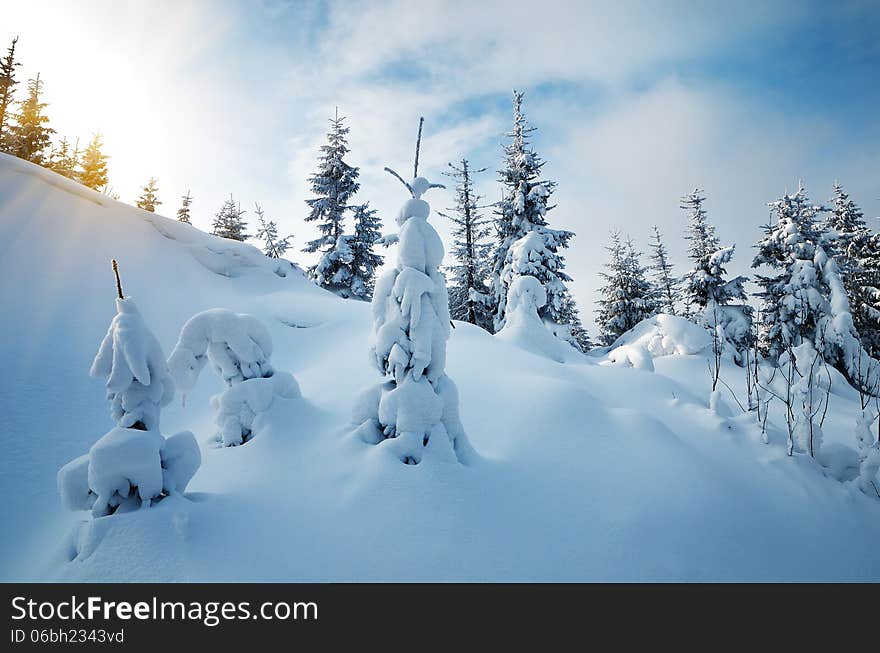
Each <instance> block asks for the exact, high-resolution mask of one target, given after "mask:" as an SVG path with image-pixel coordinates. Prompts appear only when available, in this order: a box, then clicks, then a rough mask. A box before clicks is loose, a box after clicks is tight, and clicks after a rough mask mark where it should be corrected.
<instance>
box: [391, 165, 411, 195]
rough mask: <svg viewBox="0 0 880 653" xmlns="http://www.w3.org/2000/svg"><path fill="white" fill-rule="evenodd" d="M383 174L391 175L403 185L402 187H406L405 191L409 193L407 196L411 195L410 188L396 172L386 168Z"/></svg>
mask: <svg viewBox="0 0 880 653" xmlns="http://www.w3.org/2000/svg"><path fill="white" fill-rule="evenodd" d="M385 172H387V173H389V174H391V175H393V176H394V177H397V180H398V181H399V182H400V183H401V184H403V185H404V186H406V189H407V190H408V191H409V194H410V195H412V194H413V189H412V186H410V185H409V182H406V181H404V180H403V177H401V176H400V175H399V174H397V173H396V172H394V170H392V169H391V168H388V167H386V168H385Z"/></svg>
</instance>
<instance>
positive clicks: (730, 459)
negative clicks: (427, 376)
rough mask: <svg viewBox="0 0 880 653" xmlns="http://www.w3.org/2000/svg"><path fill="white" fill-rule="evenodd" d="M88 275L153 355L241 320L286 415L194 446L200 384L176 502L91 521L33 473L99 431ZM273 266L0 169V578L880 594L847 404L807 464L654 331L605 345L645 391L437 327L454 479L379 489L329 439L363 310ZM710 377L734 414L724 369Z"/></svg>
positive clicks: (876, 511)
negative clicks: (231, 440)
mask: <svg viewBox="0 0 880 653" xmlns="http://www.w3.org/2000/svg"><path fill="white" fill-rule="evenodd" d="M111 258H116V259H118V260H119V264H120V272H121V277H122V284H123V287H124V289H125V293H126V296H131V297H133V298H135V299H136V301H137V305H138V308H139V309H140V312H141V314H142V316H143V319H144V321H145V323H146V324H147V325H148V326H149V328H150V330H151V331H152V332H153V333H154V334H155V336H156V338H157V340H158V341H159V343H160V345H161V347H162V348H163V350H164V351H165V352H166V353H169V352H171V351H172V349H173V348H174V345H175V343H176V342H177V340H178V337H179V334H180V332H181V328H182V327H183V325H184V324H185V323H186V321H187V320H188V319H190V318H191V317H192V316H193V315H195V314H196V313H199V312H201V311H204V310H207V309H212V308H223V309H228V310H230V311H233V312H235V313H246V314H249V315H253V316H254V317H255V318H256V319H258V320H259V321H260V322H261V323H262V324H263V325H265V327H266V329H267V330H268V332H269V334H270V336H271V339H272V343H273V347H272V353H271V355H272V365H273V366H274V367H275V368H277V369H280V370H287V371H289V372H290V373H291V374H293V375H294V377H295V378H296V380H297V382H298V385H299V387H300V392H301V396H291V397H290V398H286V399H284V400H283V401H278V402H273V403H272V405H271V407H270V408H269V409H268V411H267V412H266V413H265V414H264V415H262V416H261V419H260V420H258V421H256V422H255V423H254V424H253V428H254V430H255V431H256V435H255V437H254V438H253V439H252V440H251V441H248V442H246V443H245V444H244V445H243V446H239V447H231V448H212V447H210V446H207V445H206V441H207V440H209V439H210V438H211V437H212V436H213V435H214V434H215V433H216V431H217V427H216V425H215V423H214V419H215V411H214V408H213V407H212V406H211V404H210V397H211V396H212V395H214V394H217V393H218V392H220V391H222V390H223V389H224V386H223V381H222V380H221V379H220V378H218V377H215V376H213V375H203V376H202V378H200V379H199V381H198V384H197V385H196V386H195V387H194V388H193V389H192V390H191V391H190V392H189V393H188V394H187V399H186V405H185V406H183V405H181V402H180V397H179V396H178V397H177V398H176V399H175V400H174V401H173V402H172V403H171V404H169V405H168V406H166V407H165V408H164V409H163V412H162V430H163V432H165V433H175V432H178V431H191V432H192V433H193V434H194V435H195V437H196V440H197V441H198V442H199V444H200V446H201V457H202V464H201V467H200V468H199V470H198V472H197V473H196V475H195V476H194V477H193V479H192V480H191V481H190V483H189V485H188V487H187V489H186V494H185V495H184V496H174V495H172V496H168V497H167V498H166V499H164V500H162V501H161V502H159V503H158V504H157V505H155V506H153V507H152V508H150V509H149V510H143V511H136V512H130V513H125V514H114V515H111V516H108V517H99V518H97V519H91V518H90V517H88V516H87V514H86V513H84V512H83V513H78V514H77V513H70V512H68V511H66V510H65V508H64V506H62V504H61V501H60V499H59V496H58V494H57V490H56V485H55V475H56V472H57V471H58V469H59V468H60V467H61V466H62V465H63V464H65V463H66V462H68V461H70V460H72V459H74V458H75V457H76V456H78V455H80V454H82V453H83V452H84V451H87V450H88V449H89V447H90V446H91V445H92V443H94V442H96V441H97V440H98V439H99V438H100V437H101V435H102V434H104V433H106V432H108V430H110V429H111V427H113V421H112V420H111V418H110V415H109V414H108V411H107V404H106V401H105V398H104V393H105V388H104V384H103V383H102V382H100V381H95V380H91V379H89V377H88V371H89V366H90V364H91V361H92V358H93V357H94V355H95V352H96V351H97V349H98V346H99V344H100V342H101V339H102V337H103V335H104V333H105V331H106V329H107V325H108V324H109V323H110V320H111V318H112V317H113V315H114V313H115V301H114V297H115V287H114V281H113V277H112V272H111V270H110V265H109V261H110V259H111ZM206 261H207V262H208V263H206ZM275 265H276V263H275V262H273V261H269V260H268V259H265V258H263V257H262V255H261V254H259V252H258V251H257V250H256V249H255V248H252V247H250V246H248V245H243V244H240V243H234V242H230V241H223V240H221V239H217V238H214V237H212V236H209V235H206V234H203V233H201V232H199V231H198V230H195V229H193V228H191V227H188V226H186V225H180V224H178V223H176V222H175V221H173V220H168V219H165V218H161V217H159V216H154V215H151V214H146V213H144V212H142V211H139V210H137V209H134V208H132V207H128V206H126V205H124V204H121V203H118V202H115V201H113V200H109V199H108V198H106V197H103V196H101V195H99V194H97V193H92V192H91V191H88V190H87V189H83V188H81V187H79V186H78V185H76V184H75V183H73V182H70V181H68V180H66V179H63V178H61V177H58V176H56V175H54V173H51V172H48V171H45V170H42V169H40V168H37V167H36V166H32V165H31V164H28V163H24V162H21V161H18V160H14V159H10V158H9V157H5V156H0V308H2V310H3V312H4V316H5V319H4V320H2V321H0V369H2V370H3V375H2V377H0V378H2V380H0V400H2V427H0V438H2V447H3V456H2V462H0V491H2V493H3V496H4V501H3V504H2V508H0V519H2V521H3V523H4V525H5V528H6V532H7V533H8V535H7V537H5V538H3V540H2V543H0V578H2V579H3V580H7V579H31V580H33V579H68V580H74V579H84V580H142V581H146V580H182V579H188V580H220V579H234V580H390V579H396V580H422V579H426V580H449V579H498V580H511V579H513V580H516V579H520V580H554V579H555V580H590V579H656V580H675V579H688V580H714V579H738V580H759V579H801V580H802V579H813V580H830V579H853V580H880V559H878V557H877V555H876V546H877V542H878V541H880V540H878V538H880V501H877V500H872V499H870V498H869V497H867V496H866V495H865V494H863V493H862V492H861V491H860V490H859V489H858V488H857V487H856V486H855V484H854V483H853V480H852V479H853V478H854V474H855V471H856V467H857V465H858V456H857V453H856V447H857V442H858V441H857V437H858V433H857V430H856V424H855V415H856V414H857V406H858V404H857V397H856V396H855V394H854V392H853V391H851V389H849V390H848V389H847V388H846V387H842V386H835V393H833V394H832V395H831V399H830V407H829V419H828V425H827V426H826V428H825V430H824V441H823V445H822V450H823V451H824V454H823V456H824V457H823V458H820V460H819V461H818V462H817V461H814V460H813V459H811V458H809V457H808V456H803V455H797V454H796V455H794V456H792V457H789V456H787V455H786V451H785V440H786V438H785V434H784V432H783V431H784V424H783V425H782V427H780V424H779V423H778V421H777V423H775V424H771V427H770V428H769V429H768V443H767V444H764V443H763V442H762V441H761V434H760V431H759V429H758V428H757V427H756V425H755V424H754V418H753V417H752V416H751V415H743V414H740V413H739V411H738V409H736V404H735V402H734V401H733V398H732V397H731V396H729V395H724V396H723V398H724V400H725V402H726V403H727V404H728V405H729V406H732V407H733V410H732V411H731V416H725V415H723V414H721V412H720V411H718V410H715V411H712V410H710V409H709V375H708V373H707V357H706V356H707V354H706V351H705V350H704V348H703V347H702V345H701V343H700V342H698V340H699V336H698V335H697V332H693V333H691V332H690V331H688V332H687V333H684V332H683V331H684V330H685V329H687V328H688V327H685V326H683V325H679V326H680V330H681V331H682V332H683V333H679V332H678V331H679V326H676V323H675V321H669V320H666V319H665V318H664V319H661V318H658V321H657V323H656V324H654V325H653V326H652V325H650V324H649V325H645V326H644V327H643V329H644V331H639V332H631V333H630V334H629V335H628V336H627V338H626V342H621V343H619V345H620V346H627V347H633V348H636V347H637V348H639V351H640V352H646V353H647V355H648V356H649V357H650V359H651V364H652V367H653V372H651V371H648V370H647V369H638V366H636V367H630V366H614V365H602V364H599V363H602V362H605V354H602V353H597V355H596V356H587V357H580V356H578V357H576V360H571V361H568V362H566V363H561V362H558V361H556V360H551V358H548V357H547V356H546V355H542V353H541V351H540V349H539V350H538V352H537V355H536V353H533V352H530V351H525V350H524V349H523V348H522V346H521V345H522V341H517V339H516V338H514V339H513V341H505V338H498V337H492V336H490V335H488V334H487V333H486V332H484V331H482V330H480V329H477V328H475V327H473V326H471V325H468V324H464V323H457V324H456V329H454V330H452V331H451V334H450V338H449V340H448V343H447V361H446V366H445V369H446V372H448V374H449V376H450V377H451V378H453V379H455V383H456V385H457V386H458V390H459V402H460V411H461V422H462V423H463V424H464V425H465V427H466V430H467V436H468V439H469V441H470V443H471V445H472V446H473V448H474V450H475V451H476V453H477V456H475V457H474V460H473V463H472V464H468V465H461V464H457V463H455V462H445V461H438V462H437V463H436V464H435V463H431V464H425V463H423V464H420V465H415V466H412V465H402V464H400V461H399V460H397V459H394V458H393V457H390V456H386V455H383V452H382V451H381V447H375V446H372V445H369V444H367V443H365V442H364V441H363V440H362V439H361V438H358V437H357V436H355V435H353V434H352V433H351V429H350V418H351V414H352V410H353V408H354V406H355V402H356V398H357V397H358V395H359V393H360V392H361V391H362V389H363V388H366V387H369V386H371V385H374V384H375V383H376V381H377V377H376V372H375V369H374V367H373V365H372V363H371V361H370V360H369V357H368V355H367V353H366V352H368V351H369V342H368V338H369V334H370V322H371V316H370V307H369V306H368V305H367V304H365V303H363V302H357V301H345V300H341V299H339V298H337V297H335V296H333V295H331V294H330V293H327V292H324V291H321V290H319V289H317V288H315V287H314V286H313V285H312V284H310V283H308V282H307V281H306V280H305V279H304V278H303V277H302V276H301V275H300V274H299V272H298V271H297V269H296V268H291V270H292V271H293V274H290V273H288V274H287V276H285V277H282V276H279V274H278V270H277V268H276V267H275ZM522 290H526V289H522ZM533 294H534V293H531V294H529V296H528V299H529V300H530V301H531V302H532V305H531V308H532V310H533V311H534V303H535V302H536V301H537V299H540V298H535V297H533V296H532V295H533ZM526 298H527V297H525V295H524V297H523V298H521V299H523V300H525V299H526ZM522 304H523V306H529V304H528V302H525V301H523V302H522ZM521 317H522V318H523V320H522V321H523V323H528V322H529V319H530V318H531V313H528V314H527V315H526V314H524V315H523V316H521ZM516 322H517V320H514V326H515V324H516ZM294 327H296V328H294ZM300 327H302V328H300ZM710 348H711V347H710ZM630 353H631V352H630ZM627 360H630V361H631V358H630V357H629V356H627ZM645 367H646V366H645ZM722 377H723V378H724V380H725V381H726V383H728V384H729V385H730V386H731V388H732V389H733V390H734V392H737V393H740V396H741V395H742V393H743V389H742V388H743V385H744V383H745V379H744V378H743V372H742V370H741V368H739V367H737V366H735V365H733V364H732V363H731V362H730V361H727V360H725V361H723V362H722ZM725 392H726V390H725ZM773 421H774V420H773V418H771V422H773ZM862 435H863V434H862ZM74 471H77V470H72V473H73V472H74ZM81 472H82V469H81V468H78V472H77V473H81ZM157 482H158V481H157Z"/></svg>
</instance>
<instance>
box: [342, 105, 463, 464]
mask: <svg viewBox="0 0 880 653" xmlns="http://www.w3.org/2000/svg"><path fill="white" fill-rule="evenodd" d="M420 141H421V121H420V123H419V140H418V141H417V143H418V142H420ZM418 151H419V150H418V145H417V147H416V159H415V160H416V163H415V165H414V166H413V168H414V173H415V174H414V178H413V179H412V181H410V182H404V181H403V180H402V178H401V177H400V176H399V175H397V173H392V174H394V175H395V176H396V177H397V178H398V179H400V180H401V181H402V182H403V183H404V184H405V185H406V188H407V190H408V191H409V193H410V195H411V198H410V199H409V200H407V201H406V202H405V203H404V205H403V207H402V208H401V210H400V213H399V215H398V217H397V224H398V226H399V228H400V232H399V243H400V245H399V247H398V253H397V261H396V263H395V265H394V266H393V267H392V268H391V269H390V270H388V271H387V272H385V273H384V274H383V275H382V277H381V279H379V281H378V283H377V284H376V290H375V293H374V295H373V302H372V312H373V330H372V334H371V339H370V341H371V344H370V353H371V357H372V359H373V361H374V362H375V364H376V367H377V368H378V370H379V372H380V374H382V376H383V377H384V381H383V382H382V383H381V384H379V385H378V386H375V387H374V388H371V389H370V390H368V391H367V392H365V393H364V394H363V395H362V396H361V398H360V400H359V401H358V404H357V406H356V407H355V409H354V411H353V415H352V421H353V424H354V425H355V431H356V433H357V435H358V436H359V437H360V438H361V439H362V440H363V441H364V442H367V443H369V444H373V445H378V446H380V447H382V448H383V449H385V450H386V451H389V452H390V453H391V454H392V455H393V456H395V457H396V458H397V459H398V460H400V461H401V462H403V463H404V464H407V465H417V464H420V463H423V464H424V461H425V460H428V461H432V462H433V461H450V462H454V461H456V460H457V461H459V462H463V463H467V462H468V460H469V458H470V457H471V456H472V450H471V448H470V445H469V443H468V440H467V436H466V435H465V432H464V428H463V427H462V424H461V421H460V419H459V412H458V391H457V389H456V387H455V384H454V383H453V382H452V380H451V379H450V378H449V377H448V376H446V369H445V367H446V341H447V340H448V339H449V333H450V322H449V298H448V295H447V292H446V282H445V279H444V277H443V274H442V273H441V272H440V265H441V264H442V263H443V242H442V241H441V240H440V236H439V235H438V234H437V232H436V231H435V230H434V228H433V227H432V226H431V224H430V223H429V222H428V216H429V215H430V211H431V207H430V206H429V205H428V203H427V202H426V201H425V200H423V199H422V195H423V194H424V193H425V192H426V191H427V190H429V189H430V188H432V187H434V186H436V184H431V183H430V182H429V181H428V180H427V179H425V178H424V177H419V176H418Z"/></svg>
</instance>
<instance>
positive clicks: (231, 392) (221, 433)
mask: <svg viewBox="0 0 880 653" xmlns="http://www.w3.org/2000/svg"><path fill="white" fill-rule="evenodd" d="M299 396H300V393H299V385H298V384H297V382H296V380H295V379H294V378H293V377H292V376H291V375H290V374H288V373H287V372H275V374H273V375H272V376H271V377H268V378H260V379H247V380H246V381H242V382H241V383H237V384H235V385H233V386H232V387H231V388H229V389H228V390H226V391H225V392H222V393H220V394H219V395H215V396H214V397H212V398H211V405H212V406H213V407H214V410H215V411H216V413H217V417H216V423H217V428H218V429H219V430H218V432H217V439H218V440H219V442H221V443H222V444H223V445H224V446H227V447H229V446H236V445H239V444H244V443H245V442H247V441H248V440H249V439H250V438H251V435H252V432H253V426H254V419H255V418H256V416H257V415H259V414H260V413H264V412H266V411H267V410H269V407H270V406H271V405H272V401H273V399H274V398H275V397H281V398H283V399H295V398H297V397H299Z"/></svg>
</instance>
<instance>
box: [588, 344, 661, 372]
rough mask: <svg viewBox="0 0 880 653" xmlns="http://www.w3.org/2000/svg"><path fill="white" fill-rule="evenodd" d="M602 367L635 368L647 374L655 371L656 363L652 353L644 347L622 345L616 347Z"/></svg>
mask: <svg viewBox="0 0 880 653" xmlns="http://www.w3.org/2000/svg"><path fill="white" fill-rule="evenodd" d="M599 364H600V365H613V366H614V367H634V368H635V369H637V370H644V371H646V372H653V371H654V361H653V359H652V358H651V352H650V351H648V349H647V347H643V346H642V345H638V344H634V345H620V346H619V347H615V348H614V349H612V350H611V351H609V352H608V354H607V355H606V357H605V360H603V361H601V362H600V363H599Z"/></svg>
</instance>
